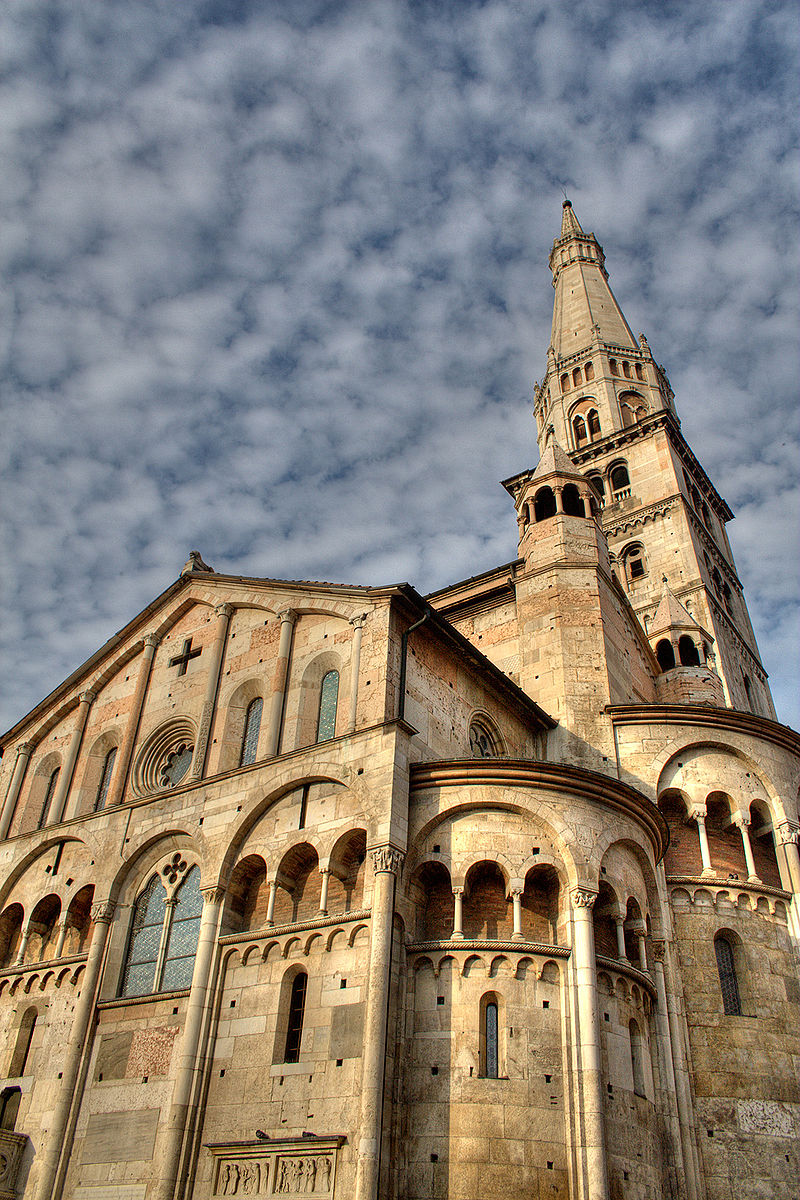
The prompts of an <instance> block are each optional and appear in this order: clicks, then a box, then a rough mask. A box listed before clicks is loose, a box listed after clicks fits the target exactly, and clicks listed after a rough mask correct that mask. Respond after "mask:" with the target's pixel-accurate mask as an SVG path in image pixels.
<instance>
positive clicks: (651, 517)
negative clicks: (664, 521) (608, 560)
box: [601, 497, 676, 537]
mask: <svg viewBox="0 0 800 1200" xmlns="http://www.w3.org/2000/svg"><path fill="white" fill-rule="evenodd" d="M675 504H676V498H675V497H670V498H668V499H667V500H659V502H658V503H657V504H648V505H647V507H646V508H638V509H637V510H636V511H635V512H633V513H631V514H630V515H626V516H624V517H623V516H621V515H620V516H619V517H617V518H616V519H615V520H614V521H609V523H608V524H607V525H606V524H605V523H604V524H603V532H604V533H605V534H606V536H607V537H617V536H619V534H621V533H626V532H627V531H628V530H629V529H635V528H636V526H637V525H646V524H647V522H648V521H655V520H657V518H658V517H663V516H665V515H666V513H668V512H669V511H670V510H671V509H673V508H674V507H675ZM611 507H612V505H608V506H607V507H606V508H603V509H602V510H601V514H602V513H605V512H608V511H609V510H610V509H611Z"/></svg>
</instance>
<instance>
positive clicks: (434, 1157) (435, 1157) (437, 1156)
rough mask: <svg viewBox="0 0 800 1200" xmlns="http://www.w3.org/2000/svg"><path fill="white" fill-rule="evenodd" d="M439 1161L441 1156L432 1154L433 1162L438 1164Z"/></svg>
mask: <svg viewBox="0 0 800 1200" xmlns="http://www.w3.org/2000/svg"><path fill="white" fill-rule="evenodd" d="M438 1161H439V1155H438V1154H432V1155H431V1162H438Z"/></svg>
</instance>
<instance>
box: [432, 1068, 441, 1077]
mask: <svg viewBox="0 0 800 1200" xmlns="http://www.w3.org/2000/svg"><path fill="white" fill-rule="evenodd" d="M438 1074H439V1068H438V1067H431V1075H438Z"/></svg>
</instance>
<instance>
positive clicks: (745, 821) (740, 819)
mask: <svg viewBox="0 0 800 1200" xmlns="http://www.w3.org/2000/svg"><path fill="white" fill-rule="evenodd" d="M732 823H733V824H734V825H735V826H736V828H737V829H747V827H748V826H749V824H750V818H749V817H745V816H743V815H742V814H741V813H739V814H738V815H737V816H735V817H734V818H733V822H732Z"/></svg>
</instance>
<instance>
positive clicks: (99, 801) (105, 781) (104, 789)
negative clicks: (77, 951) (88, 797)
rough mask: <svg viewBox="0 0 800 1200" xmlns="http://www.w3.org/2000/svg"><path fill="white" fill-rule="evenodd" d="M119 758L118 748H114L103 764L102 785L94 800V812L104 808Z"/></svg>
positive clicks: (99, 786)
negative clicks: (117, 758)
mask: <svg viewBox="0 0 800 1200" xmlns="http://www.w3.org/2000/svg"><path fill="white" fill-rule="evenodd" d="M116 757H117V747H116V746H114V747H113V748H112V749H111V750H109V752H108V754H107V755H106V757H105V762H104V763H103V773H102V775H101V776H100V783H99V784H98V785H97V795H96V796H95V798H94V811H95V812H100V809H101V808H103V807H104V805H105V802H106V797H107V796H108V787H109V784H110V783H111V775H112V772H113V770H114V760H115V759H116Z"/></svg>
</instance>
